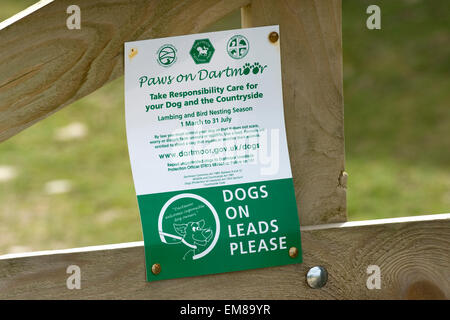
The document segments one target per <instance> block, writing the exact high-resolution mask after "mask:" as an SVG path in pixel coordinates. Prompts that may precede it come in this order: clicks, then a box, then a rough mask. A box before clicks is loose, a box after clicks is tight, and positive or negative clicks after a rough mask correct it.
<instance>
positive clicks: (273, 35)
mask: <svg viewBox="0 0 450 320" xmlns="http://www.w3.org/2000/svg"><path fill="white" fill-rule="evenodd" d="M279 37H280V36H279V35H278V32H275V31H272V32H271V33H270V34H269V40H270V42H272V43H275V42H277V41H278V38H279Z"/></svg>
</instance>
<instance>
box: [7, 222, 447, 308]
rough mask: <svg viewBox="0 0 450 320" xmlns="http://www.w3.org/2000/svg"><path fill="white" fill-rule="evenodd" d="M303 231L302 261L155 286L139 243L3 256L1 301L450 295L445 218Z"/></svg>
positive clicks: (328, 226) (348, 225) (347, 297)
mask: <svg viewBox="0 0 450 320" xmlns="http://www.w3.org/2000/svg"><path fill="white" fill-rule="evenodd" d="M305 229H307V230H306V231H302V243H303V250H304V263H303V264H298V265H291V266H283V267H274V268H265V269H258V270H249V271H241V272H232V273H225V274H219V275H210V276H201V277H194V278H184V279H176V280H164V281H156V282H152V283H147V282H146V281H145V267H144V249H143V247H142V245H137V246H136V245H133V246H131V247H130V248H119V249H111V248H109V247H107V248H106V249H103V250H102V249H100V250H99V248H97V249H96V251H90V250H89V248H87V249H84V250H73V249H72V250H70V251H71V252H70V253H54V254H50V253H48V252H47V253H45V254H44V255H37V256H25V257H20V258H8V257H0V299H186V298H189V299H449V298H450V214H445V215H436V216H430V217H425V218H424V219H423V220H418V219H402V220H398V219H397V220H393V221H391V222H390V223H384V224H376V223H373V222H370V221H369V222H368V223H367V224H364V223H361V222H359V223H344V224H331V225H327V226H319V227H317V228H316V227H315V226H314V227H308V228H305ZM74 251H75V252H74ZM78 251H79V252H78ZM37 254H39V253H37ZM286 254H287V253H286ZM35 255H36V253H35ZM73 264H75V265H78V266H79V267H80V268H81V279H82V280H81V289H80V290H68V289H67V288H66V280H67V277H68V276H69V275H68V274H66V268H67V267H68V266H69V265H73ZM316 265H322V266H324V267H326V268H327V270H328V272H329V281H328V283H327V284H326V285H325V287H323V288H322V289H310V288H309V287H308V286H307V285H306V283H305V274H306V272H307V271H308V269H309V268H310V267H312V266H316ZM368 265H378V266H379V267H380V269H381V289H380V290H376V289H374V290H368V289H367V287H366V281H367V277H368V275H367V274H366V270H367V267H368ZM162 267H163V268H164V266H162Z"/></svg>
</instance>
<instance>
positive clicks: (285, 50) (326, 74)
mask: <svg viewBox="0 0 450 320" xmlns="http://www.w3.org/2000/svg"><path fill="white" fill-rule="evenodd" d="M242 11H243V13H242V20H243V23H242V25H243V26H244V27H250V26H254V27H256V26H264V25H273V24H279V25H280V41H281V42H280V44H281V63H282V76H283V99H284V108H285V117H286V130H287V139H288V145H289V154H290V159H291V166H292V171H293V176H294V183H295V190H296V196H297V204H298V208H299V210H300V220H301V221H300V223H301V225H316V224H320V223H330V222H339V221H346V219H347V213H346V179H347V175H346V173H345V172H344V160H345V153H344V152H345V151H344V102H343V86H342V30H341V24H342V21H341V0H283V1H279V0H253V1H252V4H251V6H250V7H249V6H247V7H245V8H243V9H242Z"/></svg>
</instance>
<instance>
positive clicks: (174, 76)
mask: <svg viewBox="0 0 450 320" xmlns="http://www.w3.org/2000/svg"><path fill="white" fill-rule="evenodd" d="M272 32H277V33H278V32H279V28H278V26H269V27H260V28H250V29H239V30H229V31H223V32H214V33H205V34H195V35H187V36H180V37H171V38H163V39H152V40H144V41H135V42H128V43H126V44H125V96H126V97H125V109H126V125H127V138H128V148H129V152H130V160H131V166H132V172H133V178H134V183H135V188H136V193H137V198H138V204H139V209H140V214H141V220H142V228H143V233H144V243H145V258H146V265H147V279H148V281H154V280H160V279H170V278H179V277H187V276H196V275H204V274H213V273H221V272H229V271H237V270H245V269H252V268H262V267H270V266H279V265H285V264H292V263H300V262H302V254H301V242H300V227H299V220H298V215H297V206H296V201H295V193H294V186H293V181H292V173H291V167H290V163H289V154H288V148H287V142H286V131H285V125H284V114H283V100H282V90H281V88H282V87H281V61H280V44H279V40H277V41H275V42H273V41H270V40H269V34H270V33H272Z"/></svg>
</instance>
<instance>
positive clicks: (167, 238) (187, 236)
mask: <svg viewBox="0 0 450 320" xmlns="http://www.w3.org/2000/svg"><path fill="white" fill-rule="evenodd" d="M158 229H159V236H160V239H161V242H163V243H165V244H170V245H182V246H183V247H184V248H185V249H186V251H185V252H184V254H183V256H182V259H183V260H197V259H200V258H202V257H204V256H206V255H207V254H208V253H210V252H211V251H212V250H213V249H214V247H215V245H216V243H217V241H218V239H219V235H220V221H219V217H218V215H217V212H216V210H215V208H214V207H213V206H212V205H211V203H209V202H208V201H207V200H206V199H204V198H203V197H200V196H198V195H196V194H192V193H183V194H179V195H176V196H174V197H172V198H170V199H169V200H168V201H167V202H166V203H165V204H164V206H163V208H162V209H161V212H160V214H159V219H158Z"/></svg>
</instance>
